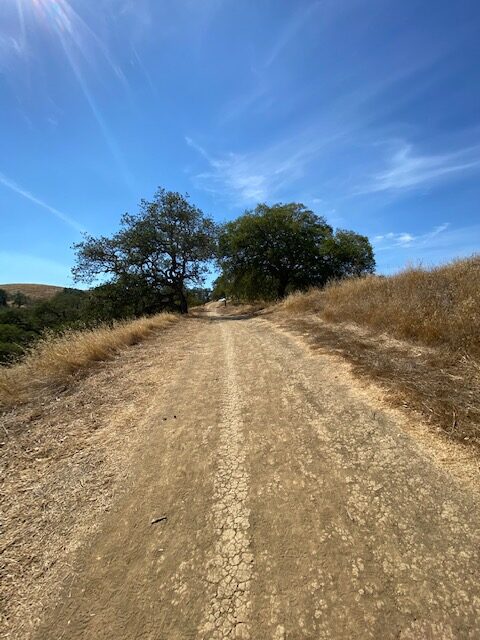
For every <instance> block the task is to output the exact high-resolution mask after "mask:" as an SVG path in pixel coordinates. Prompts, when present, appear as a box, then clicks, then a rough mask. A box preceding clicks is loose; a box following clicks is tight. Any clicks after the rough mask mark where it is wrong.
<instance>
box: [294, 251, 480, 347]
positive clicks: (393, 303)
mask: <svg viewBox="0 0 480 640" xmlns="http://www.w3.org/2000/svg"><path fill="white" fill-rule="evenodd" d="M281 306H282V308H283V309H285V310H286V311H288V312H292V313H305V312H316V313H318V314H319V315H320V316H321V317H322V318H323V319H324V320H327V321H329V322H354V323H356V324H359V325H364V326H367V327H370V328H373V329H376V330H379V331H382V332H385V333H388V334H390V335H392V336H395V337H397V338H404V339H407V340H413V341H416V342H419V343H422V344H425V345H431V346H444V347H448V348H449V349H451V350H455V351H461V352H463V353H467V354H474V353H476V354H479V353H480V256H479V255H477V256H474V257H472V258H469V259H466V260H457V261H455V262H452V263H449V264H447V265H445V266H442V267H437V268H434V269H422V268H409V269H406V270H405V271H402V272H401V273H399V274H397V275H394V276H389V277H385V278H384V277H379V276H370V277H367V278H361V279H352V280H346V281H343V282H340V283H334V284H331V285H330V286H328V287H326V288H325V289H323V290H319V289H312V290H310V291H308V292H306V293H295V294H293V295H291V296H289V297H288V298H287V299H286V300H285V301H284V302H282V303H281Z"/></svg>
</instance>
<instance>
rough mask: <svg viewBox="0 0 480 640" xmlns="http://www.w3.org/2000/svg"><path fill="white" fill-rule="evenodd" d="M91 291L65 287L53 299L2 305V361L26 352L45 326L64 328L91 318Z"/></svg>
mask: <svg viewBox="0 0 480 640" xmlns="http://www.w3.org/2000/svg"><path fill="white" fill-rule="evenodd" d="M87 300H88V294H87V293H86V292H84V291H78V290H75V289H64V291H62V292H60V293H57V294H56V295H55V296H54V297H53V298H51V299H50V300H44V301H42V302H38V303H36V304H34V303H30V304H29V306H28V307H25V306H22V307H15V308H14V307H2V308H1V309H0V363H2V362H3V363H5V362H9V361H11V360H12V359H14V358H15V357H18V356H20V355H22V354H23V353H24V352H25V350H26V348H27V347H28V346H29V345H30V344H31V343H32V342H33V341H34V340H37V339H38V338H39V337H40V336H41V335H42V332H44V331H45V330H51V331H52V330H53V331H55V330H61V329H63V328H66V327H72V326H78V325H83V324H84V323H85V322H86V321H87V320H88V318H87V316H86V303H87Z"/></svg>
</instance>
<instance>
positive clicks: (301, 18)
mask: <svg viewBox="0 0 480 640" xmlns="http://www.w3.org/2000/svg"><path fill="white" fill-rule="evenodd" d="M320 5H321V2H318V1H317V2H311V3H310V4H308V5H307V6H303V7H302V8H301V9H300V10H299V11H298V12H297V13H296V15H295V16H294V17H293V18H292V20H289V21H288V22H287V26H286V27H285V29H283V31H282V32H281V33H280V34H279V37H278V39H277V41H276V42H275V44H274V46H273V47H272V49H271V51H270V53H269V55H268V57H267V59H266V61H265V67H270V66H271V65H272V64H273V63H274V62H275V61H276V59H277V58H278V57H279V56H280V55H281V54H282V52H283V51H284V49H286V48H287V47H288V45H289V44H290V43H291V42H292V41H293V40H294V38H295V37H296V36H297V34H298V33H299V31H301V29H302V28H303V27H304V26H305V25H306V24H307V22H308V21H309V20H310V19H311V17H312V15H313V14H314V13H315V11H316V10H317V9H318V8H319V7H320Z"/></svg>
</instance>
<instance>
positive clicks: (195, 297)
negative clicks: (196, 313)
mask: <svg viewBox="0 0 480 640" xmlns="http://www.w3.org/2000/svg"><path fill="white" fill-rule="evenodd" d="M211 296H212V290H211V289H206V288H202V287H195V288H193V289H189V290H188V291H187V299H188V306H189V307H197V306H198V305H201V304H205V303H206V302H210V300H211Z"/></svg>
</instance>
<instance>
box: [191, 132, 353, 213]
mask: <svg viewBox="0 0 480 640" xmlns="http://www.w3.org/2000/svg"><path fill="white" fill-rule="evenodd" d="M344 134H345V132H344V131H341V130H339V131H332V132H331V133H330V136H327V135H321V134H320V133H319V132H318V131H317V132H313V131H310V130H305V131H303V132H302V133H301V134H299V135H297V136H295V137H293V138H290V139H286V140H284V141H282V142H281V143H277V144H274V145H271V146H268V147H266V148H264V149H263V150H260V151H255V152H250V153H234V152H232V151H229V152H226V153H222V154H217V155H214V154H212V153H210V152H209V151H207V150H206V149H205V148H204V147H203V146H201V145H199V144H198V143H197V142H196V141H194V140H193V139H192V138H190V137H188V136H186V137H185V141H186V142H187V144H188V145H189V146H190V147H192V148H193V149H195V150H196V151H197V152H198V153H199V154H200V155H201V156H202V157H203V158H204V159H205V160H206V162H207V164H208V170H207V171H203V172H201V173H197V174H195V175H194V176H193V177H194V179H195V181H196V183H197V184H198V186H199V187H201V188H203V189H204V190H206V191H209V192H211V193H215V194H217V195H220V196H223V197H224V198H225V199H229V198H231V199H233V200H234V201H235V202H236V204H252V203H257V202H263V201H266V200H269V199H271V198H273V197H276V196H277V194H279V193H281V192H282V190H284V189H285V188H286V187H287V186H289V185H291V184H292V183H294V182H295V181H296V180H298V179H299V178H301V177H302V176H303V175H304V172H305V169H306V167H307V165H308V164H309V163H310V162H311V161H312V160H313V159H314V158H315V157H316V156H317V155H318V154H319V153H320V151H321V150H322V149H323V148H325V147H327V146H328V145H329V144H331V143H332V142H333V141H335V140H338V138H340V137H341V136H343V135H344Z"/></svg>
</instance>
